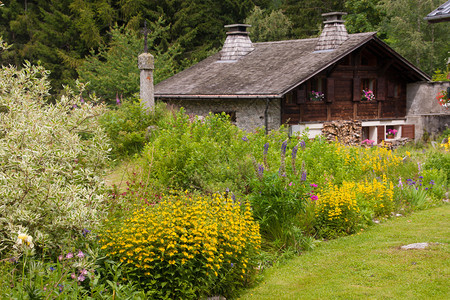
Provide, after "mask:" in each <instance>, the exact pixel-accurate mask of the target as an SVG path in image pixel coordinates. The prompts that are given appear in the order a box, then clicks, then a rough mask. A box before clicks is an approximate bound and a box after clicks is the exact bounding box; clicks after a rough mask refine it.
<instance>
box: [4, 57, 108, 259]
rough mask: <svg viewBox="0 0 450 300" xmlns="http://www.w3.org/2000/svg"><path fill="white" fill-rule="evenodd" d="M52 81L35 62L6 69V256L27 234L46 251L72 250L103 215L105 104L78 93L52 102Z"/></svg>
mask: <svg viewBox="0 0 450 300" xmlns="http://www.w3.org/2000/svg"><path fill="white" fill-rule="evenodd" d="M47 77H48V72H47V71H46V70H44V69H43V68H42V67H40V66H32V65H30V64H29V63H26V64H25V65H24V66H23V68H22V69H21V70H18V69H17V68H15V67H11V66H10V67H2V68H1V69H0V107H1V110H0V162H1V164H0V256H3V255H4V254H7V253H8V252H10V251H12V246H13V245H14V242H15V241H16V239H17V235H18V234H19V233H26V234H27V235H30V236H33V238H34V239H33V244H34V246H35V247H34V249H35V251H36V252H37V253H38V254H39V253H42V251H44V249H45V251H46V252H47V253H48V252H49V251H50V252H51V251H53V250H56V249H57V247H59V246H58V245H61V244H65V245H68V246H70V245H72V244H73V242H74V240H75V237H78V236H81V233H82V229H83V228H91V229H93V228H95V227H96V225H98V223H99V216H100V215H102V212H101V211H102V209H101V205H102V203H103V201H104V196H103V192H104V188H103V179H102V178H101V175H102V170H103V169H104V167H105V165H106V162H107V159H108V148H109V147H108V144H107V138H106V136H105V134H104V132H103V130H102V129H101V128H100V127H99V126H98V123H97V117H98V116H99V115H100V114H101V113H103V111H104V107H103V106H102V105H93V104H92V103H88V101H86V102H84V103H82V102H81V99H80V97H79V95H74V94H73V93H72V92H71V91H70V90H66V95H64V96H62V97H61V99H59V100H56V102H55V103H54V104H49V103H48V99H47V95H48V94H49V93H48V92H49V86H50V85H49V82H48V80H47Z"/></svg>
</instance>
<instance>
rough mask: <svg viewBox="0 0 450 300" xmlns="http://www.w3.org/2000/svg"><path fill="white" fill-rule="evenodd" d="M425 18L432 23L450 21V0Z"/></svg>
mask: <svg viewBox="0 0 450 300" xmlns="http://www.w3.org/2000/svg"><path fill="white" fill-rule="evenodd" d="M425 20H428V22H430V23H438V22H449V21H450V0H449V1H447V2H445V3H444V4H442V5H441V6H439V7H438V8H436V9H435V10H433V11H432V12H431V13H429V14H428V15H427V16H426V17H425Z"/></svg>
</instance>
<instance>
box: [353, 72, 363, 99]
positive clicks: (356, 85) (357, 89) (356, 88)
mask: <svg viewBox="0 0 450 300" xmlns="http://www.w3.org/2000/svg"><path fill="white" fill-rule="evenodd" d="M353 101H361V78H359V77H355V78H353Z"/></svg>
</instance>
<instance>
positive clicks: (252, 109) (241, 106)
mask: <svg viewBox="0 0 450 300" xmlns="http://www.w3.org/2000/svg"><path fill="white" fill-rule="evenodd" d="M165 102H167V103H170V104H173V105H175V106H177V107H183V108H184V109H185V110H186V113H188V114H194V115H198V116H207V115H208V114H209V113H210V112H213V113H218V112H227V113H230V112H235V114H236V122H235V124H236V126H238V127H239V128H241V129H244V130H247V131H253V130H255V129H256V128H259V127H263V126H265V124H266V122H265V111H266V107H267V116H268V119H267V125H268V126H267V127H268V129H269V130H272V129H278V128H279V127H280V125H281V101H280V99H269V103H268V106H267V99H218V100H209V99H201V100H178V99H171V100H167V101H165Z"/></svg>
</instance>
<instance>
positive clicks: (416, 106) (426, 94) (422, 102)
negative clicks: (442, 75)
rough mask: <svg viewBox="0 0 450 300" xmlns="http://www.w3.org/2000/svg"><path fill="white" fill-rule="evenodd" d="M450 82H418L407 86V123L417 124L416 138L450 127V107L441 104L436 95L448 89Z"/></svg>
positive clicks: (437, 132)
mask: <svg viewBox="0 0 450 300" xmlns="http://www.w3.org/2000/svg"><path fill="white" fill-rule="evenodd" d="M449 86H450V82H440V81H438V82H417V83H410V84H408V86H407V93H406V94H407V98H406V101H407V102H406V118H407V123H410V124H414V125H415V138H416V140H418V139H421V138H422V136H423V135H424V133H425V132H427V133H428V134H430V135H432V136H435V135H438V134H439V133H441V132H442V131H444V130H445V129H446V128H448V127H450V108H445V107H442V106H441V105H439V103H438V101H437V100H436V96H437V94H438V93H439V91H442V90H444V89H447V87H449Z"/></svg>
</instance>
